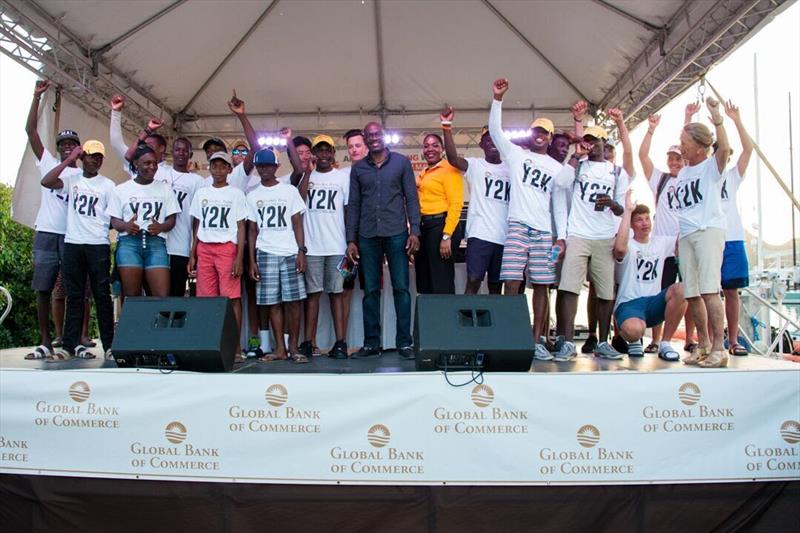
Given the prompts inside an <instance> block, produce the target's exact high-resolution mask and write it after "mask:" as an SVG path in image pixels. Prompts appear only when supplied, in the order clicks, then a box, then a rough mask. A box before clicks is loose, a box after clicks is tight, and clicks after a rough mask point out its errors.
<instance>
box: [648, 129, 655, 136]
mask: <svg viewBox="0 0 800 533" xmlns="http://www.w3.org/2000/svg"><path fill="white" fill-rule="evenodd" d="M647 133H649V134H650V135H653V133H655V132H654V131H653V130H647Z"/></svg>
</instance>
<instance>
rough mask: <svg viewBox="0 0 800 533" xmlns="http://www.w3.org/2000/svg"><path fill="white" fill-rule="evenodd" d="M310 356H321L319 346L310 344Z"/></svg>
mask: <svg viewBox="0 0 800 533" xmlns="http://www.w3.org/2000/svg"><path fill="white" fill-rule="evenodd" d="M311 356H312V357H320V356H322V352H321V351H320V349H319V346H312V347H311Z"/></svg>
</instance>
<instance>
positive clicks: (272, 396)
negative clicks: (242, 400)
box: [264, 383, 289, 407]
mask: <svg viewBox="0 0 800 533" xmlns="http://www.w3.org/2000/svg"><path fill="white" fill-rule="evenodd" d="M264 398H265V399H266V400H267V403H268V404H270V405H271V406H272V407H280V406H281V405H283V404H285V403H286V401H287V400H288V399H289V391H288V390H286V387H284V386H283V385H281V384H279V383H276V384H275V385H270V386H269V387H268V388H267V391H266V392H265V393H264Z"/></svg>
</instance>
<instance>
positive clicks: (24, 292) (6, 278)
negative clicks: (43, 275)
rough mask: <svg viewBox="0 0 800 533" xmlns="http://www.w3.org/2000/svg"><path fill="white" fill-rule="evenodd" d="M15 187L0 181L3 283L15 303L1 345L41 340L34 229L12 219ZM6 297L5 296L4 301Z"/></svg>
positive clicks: (0, 269)
mask: <svg viewBox="0 0 800 533" xmlns="http://www.w3.org/2000/svg"><path fill="white" fill-rule="evenodd" d="M13 192H14V189H13V188H11V187H8V186H6V185H2V184H0V285H2V286H3V287H5V288H6V289H7V290H8V292H10V293H11V297H12V298H13V299H14V306H13V308H12V310H11V314H10V315H8V317H7V318H6V319H5V321H4V322H3V324H2V325H0V348H8V347H11V346H31V345H34V344H38V342H39V328H38V326H37V325H36V293H35V292H34V291H33V290H32V289H31V278H32V276H33V230H32V229H30V228H28V227H26V226H23V225H22V224H18V223H16V222H14V221H13V220H11V196H12V194H13ZM4 304H5V301H4V299H3V302H2V304H0V305H4Z"/></svg>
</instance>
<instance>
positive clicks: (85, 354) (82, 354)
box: [75, 344, 97, 359]
mask: <svg viewBox="0 0 800 533" xmlns="http://www.w3.org/2000/svg"><path fill="white" fill-rule="evenodd" d="M75 357H77V358H78V359H94V358H96V357H97V356H96V355H95V354H93V353H92V352H90V351H89V349H88V348H87V347H86V346H84V345H83V344H79V345H77V346H76V347H75Z"/></svg>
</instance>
